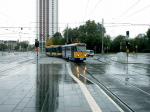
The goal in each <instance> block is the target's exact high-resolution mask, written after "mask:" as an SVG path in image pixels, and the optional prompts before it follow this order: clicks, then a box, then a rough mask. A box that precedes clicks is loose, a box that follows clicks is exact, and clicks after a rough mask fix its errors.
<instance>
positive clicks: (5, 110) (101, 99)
mask: <svg viewBox="0 0 150 112" xmlns="http://www.w3.org/2000/svg"><path fill="white" fill-rule="evenodd" d="M73 69H74V67H71V63H70V62H66V61H65V60H63V59H59V58H52V57H42V58H40V59H39V60H38V64H36V61H34V62H32V63H31V64H29V65H27V67H26V68H23V69H20V72H19V73H17V74H16V75H13V76H12V77H7V78H4V79H0V98H1V99H0V112H120V111H123V110H122V109H121V108H120V107H119V106H118V105H117V104H116V103H114V102H113V101H112V100H111V98H110V97H108V96H107V95H106V94H105V93H104V91H103V90H101V88H99V87H98V86H97V85H95V84H93V83H92V82H90V81H88V80H87V79H86V80H80V78H79V76H75V75H74V73H73V72H72V71H73ZM8 87H9V88H8Z"/></svg>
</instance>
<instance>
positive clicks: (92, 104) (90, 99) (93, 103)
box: [67, 64, 102, 112]
mask: <svg viewBox="0 0 150 112" xmlns="http://www.w3.org/2000/svg"><path fill="white" fill-rule="evenodd" d="M67 69H68V72H69V75H70V76H71V77H72V78H73V79H74V80H75V81H76V82H77V83H78V84H79V86H80V88H81V90H82V92H83V94H84V96H85V98H86V100H87V102H88V104H89V106H90V108H91V110H92V112H102V110H101V108H100V107H99V106H98V104H97V103H96V101H95V100H94V98H93V97H92V95H91V94H90V92H89V90H88V89H87V87H86V86H85V85H84V84H83V83H82V82H81V81H80V80H79V79H78V78H76V77H75V76H74V75H73V73H72V71H71V69H70V66H69V64H67Z"/></svg>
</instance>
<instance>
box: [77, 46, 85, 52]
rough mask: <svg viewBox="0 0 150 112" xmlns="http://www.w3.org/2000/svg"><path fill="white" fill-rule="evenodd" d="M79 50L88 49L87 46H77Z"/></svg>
mask: <svg viewBox="0 0 150 112" xmlns="http://www.w3.org/2000/svg"><path fill="white" fill-rule="evenodd" d="M77 51H86V47H85V46H77Z"/></svg>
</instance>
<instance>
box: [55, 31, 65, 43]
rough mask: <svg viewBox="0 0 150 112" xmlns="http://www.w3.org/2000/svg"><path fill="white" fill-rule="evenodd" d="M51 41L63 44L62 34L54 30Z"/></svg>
mask: <svg viewBox="0 0 150 112" xmlns="http://www.w3.org/2000/svg"><path fill="white" fill-rule="evenodd" d="M52 43H53V44H54V45H64V44H65V39H64V38H62V35H61V33H60V32H56V33H55V34H54V35H53V37H52Z"/></svg>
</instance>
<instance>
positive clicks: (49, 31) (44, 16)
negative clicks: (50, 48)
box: [37, 0, 58, 51]
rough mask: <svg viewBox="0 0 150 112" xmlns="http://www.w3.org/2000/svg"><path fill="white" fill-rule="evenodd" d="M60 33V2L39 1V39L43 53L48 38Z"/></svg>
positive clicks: (51, 0)
mask: <svg viewBox="0 0 150 112" xmlns="http://www.w3.org/2000/svg"><path fill="white" fill-rule="evenodd" d="M56 32H58V0H37V37H38V40H39V41H40V48H41V50H42V51H43V49H44V46H45V42H46V39H47V38H51V37H52V36H53V35H54V34H55V33H56Z"/></svg>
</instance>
